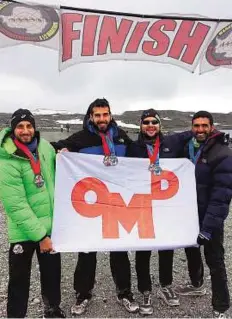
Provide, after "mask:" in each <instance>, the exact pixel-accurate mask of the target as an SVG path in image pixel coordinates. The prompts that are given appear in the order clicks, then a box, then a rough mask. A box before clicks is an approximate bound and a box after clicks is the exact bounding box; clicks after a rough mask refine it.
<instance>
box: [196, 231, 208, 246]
mask: <svg viewBox="0 0 232 319" xmlns="http://www.w3.org/2000/svg"><path fill="white" fill-rule="evenodd" d="M210 239H211V235H210V234H209V233H206V232H204V231H201V232H200V234H199V235H198V237H197V243H198V245H205V244H206V243H208V242H209V241H210Z"/></svg>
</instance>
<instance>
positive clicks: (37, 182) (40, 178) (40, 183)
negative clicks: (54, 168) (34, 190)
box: [34, 174, 44, 188]
mask: <svg viewBox="0 0 232 319" xmlns="http://www.w3.org/2000/svg"><path fill="white" fill-rule="evenodd" d="M34 183H35V185H36V186H37V187H38V188H40V187H43V186H44V179H43V176H42V175H40V174H38V175H35V179H34Z"/></svg>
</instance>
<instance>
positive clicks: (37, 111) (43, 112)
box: [32, 109, 73, 115]
mask: <svg viewBox="0 0 232 319" xmlns="http://www.w3.org/2000/svg"><path fill="white" fill-rule="evenodd" d="M32 113H33V114H34V115H53V114H73V113H72V112H69V111H66V110H49V109H35V110H34V111H32Z"/></svg>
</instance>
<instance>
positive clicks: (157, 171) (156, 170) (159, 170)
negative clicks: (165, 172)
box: [148, 163, 162, 175]
mask: <svg viewBox="0 0 232 319" xmlns="http://www.w3.org/2000/svg"><path fill="white" fill-rule="evenodd" d="M148 169H149V171H150V172H152V173H154V174H155V175H161V173H162V168H161V167H160V166H159V165H156V164H154V163H152V164H150V165H149V166H148Z"/></svg>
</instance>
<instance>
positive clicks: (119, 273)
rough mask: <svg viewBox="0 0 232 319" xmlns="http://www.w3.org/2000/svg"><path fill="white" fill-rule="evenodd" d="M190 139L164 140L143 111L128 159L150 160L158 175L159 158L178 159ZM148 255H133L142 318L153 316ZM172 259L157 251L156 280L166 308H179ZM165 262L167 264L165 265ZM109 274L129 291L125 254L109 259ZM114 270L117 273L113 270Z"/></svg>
mask: <svg viewBox="0 0 232 319" xmlns="http://www.w3.org/2000/svg"><path fill="white" fill-rule="evenodd" d="M191 136H192V133H191V132H184V133H179V134H173V135H170V136H166V137H164V136H163V134H162V133H161V119H160V116H159V114H158V113H157V112H156V111H155V110H154V109H149V110H145V111H144V112H143V113H142V116H141V122H140V132H139V136H138V139H137V141H135V142H133V143H132V144H131V145H129V146H128V149H127V157H137V158H150V165H149V170H150V171H152V172H153V173H154V174H160V173H161V167H160V165H159V159H160V158H175V157H180V155H181V154H182V153H183V147H184V145H185V143H186V142H187V140H188V139H190V138H191ZM150 257H151V251H137V252H136V265H135V266H136V272H137V278H138V290H139V291H140V292H141V293H142V294H143V302H142V304H141V305H140V309H139V312H140V314H141V315H150V314H152V313H153V307H152V301H151V290H152V287H151V277H150ZM172 259H173V251H172V250H166V251H159V280H160V289H159V291H158V296H159V297H160V298H162V299H163V300H164V301H165V303H166V304H168V305H169V306H178V305H179V299H178V297H177V295H176V294H175V292H174V290H173V289H172V287H171V284H172ZM167 261H168V262H169V263H167ZM110 262H111V271H112V273H113V274H114V281H115V283H116V286H117V288H118V289H119V290H121V291H123V289H124V290H128V291H130V289H131V277H130V261H129V259H128V255H127V252H114V253H111V256H110ZM116 266H117V269H114V267H116Z"/></svg>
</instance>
